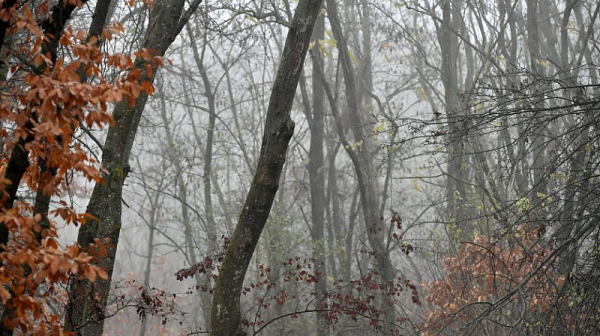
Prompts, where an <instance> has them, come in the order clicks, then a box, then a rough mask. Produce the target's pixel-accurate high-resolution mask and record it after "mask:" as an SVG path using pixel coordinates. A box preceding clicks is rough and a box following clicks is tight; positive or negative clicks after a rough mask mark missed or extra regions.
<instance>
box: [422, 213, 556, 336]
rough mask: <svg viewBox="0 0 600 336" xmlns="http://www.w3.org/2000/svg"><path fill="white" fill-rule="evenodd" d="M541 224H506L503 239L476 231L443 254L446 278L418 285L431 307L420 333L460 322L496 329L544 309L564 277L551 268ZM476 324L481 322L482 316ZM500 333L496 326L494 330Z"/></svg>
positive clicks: (454, 328)
mask: <svg viewBox="0 0 600 336" xmlns="http://www.w3.org/2000/svg"><path fill="white" fill-rule="evenodd" d="M543 230H545V229H544V228H536V229H527V228H526V225H525V224H522V225H519V226H518V227H515V228H512V229H510V230H509V231H508V232H507V233H506V234H505V235H504V237H503V238H502V239H494V238H490V237H487V236H485V235H478V236H476V237H475V239H474V241H473V242H472V243H463V244H462V245H461V248H460V250H459V252H458V255H457V256H456V257H447V258H446V259H445V260H444V265H443V269H444V271H445V272H446V276H445V278H443V279H441V280H436V281H432V282H428V283H423V284H421V286H422V287H423V290H424V291H425V292H426V293H427V296H426V300H427V302H428V303H429V304H430V306H429V307H430V309H429V310H428V311H427V313H426V322H425V323H424V324H423V326H422V327H423V332H422V335H424V336H427V335H437V334H438V333H439V332H440V331H441V330H446V331H449V332H452V331H453V332H458V331H459V330H460V329H461V328H464V327H475V328H487V329H486V330H488V331H489V330H495V329H494V328H502V326H509V325H514V324H515V323H516V322H517V321H519V319H520V318H521V317H522V314H519V313H518V312H521V311H526V312H527V313H528V314H541V313H545V312H547V311H548V310H550V309H551V308H552V305H553V304H555V303H556V302H557V299H558V296H559V289H560V288H561V285H562V284H563V283H564V277H562V276H560V275H557V274H556V272H554V269H553V264H554V259H553V258H547V257H549V256H550V257H551V256H552V254H551V253H552V248H551V247H550V246H549V245H548V243H547V240H546V239H544V238H543ZM482 320H483V322H481V323H479V321H482ZM497 332H500V331H497Z"/></svg>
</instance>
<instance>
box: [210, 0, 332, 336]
mask: <svg viewBox="0 0 600 336" xmlns="http://www.w3.org/2000/svg"><path fill="white" fill-rule="evenodd" d="M321 2H322V1H321V0H301V1H300V2H299V3H298V6H297V9H296V14H295V15H294V18H293V20H292V23H291V25H290V30H289V32H288V36H287V39H286V43H285V48H284V50H283V55H282V59H281V63H280V65H279V70H278V72H277V77H276V78H275V82H274V83H273V91H272V93H271V99H270V101H269V108H268V111H267V119H266V121H265V128H264V136H263V142H262V146H261V153H260V158H259V161H258V166H257V168H256V173H255V175H254V180H253V181H252V185H251V187H250V191H249V192H248V195H247V197H246V202H245V203H244V207H243V208H242V212H241V214H240V218H239V221H238V225H237V227H236V229H235V232H234V234H233V237H232V238H231V241H230V245H229V248H228V250H227V254H226V256H225V259H224V260H223V264H222V265H221V269H220V274H219V278H218V280H217V283H216V286H215V291H214V296H213V303H212V314H211V315H212V318H211V322H212V328H211V332H210V334H211V335H214V336H222V335H231V336H233V335H241V334H243V330H242V325H241V312H240V295H241V292H242V286H243V283H244V277H245V275H246V271H247V269H248V265H249V264H250V260H251V259H252V255H253V253H254V250H255V248H256V245H257V244H258V240H259V238H260V235H261V233H262V231H263V228H264V226H265V223H266V221H267V218H268V217H269V212H270V210H271V206H272V205H273V200H274V199H275V193H276V192H277V189H278V187H279V178H280V175H281V171H282V169H283V165H284V163H285V156H286V152H287V149H288V145H289V141H290V139H291V137H292V135H293V133H294V122H293V121H292V119H291V118H290V111H291V109H292V103H293V101H294V96H295V93H296V87H297V85H298V80H299V78H300V74H301V72H302V66H303V64H304V58H305V57H306V52H307V50H308V45H309V41H310V36H311V33H312V30H313V26H314V24H315V20H316V18H317V15H318V13H319V9H320V7H321Z"/></svg>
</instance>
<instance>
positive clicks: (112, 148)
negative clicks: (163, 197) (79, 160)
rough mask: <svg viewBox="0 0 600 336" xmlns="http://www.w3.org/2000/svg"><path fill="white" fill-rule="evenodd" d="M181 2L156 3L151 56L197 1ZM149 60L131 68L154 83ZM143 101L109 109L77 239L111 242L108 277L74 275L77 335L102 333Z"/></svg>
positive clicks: (161, 50) (71, 316)
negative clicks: (96, 179) (99, 172)
mask: <svg viewBox="0 0 600 336" xmlns="http://www.w3.org/2000/svg"><path fill="white" fill-rule="evenodd" d="M185 2H186V1H185V0H177V1H166V0H164V1H157V2H155V3H154V6H153V8H152V12H151V13H150V25H149V28H148V31H147V32H146V38H145V40H144V43H143V48H146V49H148V50H152V51H153V52H154V53H155V54H154V55H155V56H163V55H164V54H165V52H166V50H167V49H168V48H169V46H170V45H171V43H173V41H174V40H175V38H176V37H177V35H178V34H179V32H180V31H181V29H183V26H184V25H185V24H186V23H187V21H188V19H189V17H190V16H191V14H192V13H193V11H194V10H195V8H197V7H198V5H199V4H200V2H201V0H195V1H194V2H193V3H192V4H191V5H190V7H189V8H188V10H187V11H186V12H185V13H184V11H183V8H184V4H185ZM147 64H148V63H147V62H146V61H144V60H142V59H138V60H136V62H135V65H134V67H135V68H136V69H140V70H141V73H142V74H143V76H142V78H141V79H140V82H142V81H148V82H150V83H153V82H154V78H155V76H156V71H153V72H152V74H148V73H147V72H146V71H145V68H146V65H147ZM147 100H148V94H147V93H146V92H142V93H141V94H140V96H139V97H138V98H137V100H136V101H135V104H133V106H132V105H130V104H129V103H128V102H122V103H119V104H117V105H116V106H115V109H114V111H113V119H114V122H115V126H114V127H111V128H110V129H109V131H108V135H107V138H106V143H105V144H104V148H103V153H102V164H103V165H104V168H105V169H106V174H105V175H104V176H103V178H104V183H98V184H96V186H95V187H94V191H93V193H92V197H91V199H90V202H89V204H88V207H87V213H89V214H90V215H92V216H93V217H94V218H95V220H93V221H89V222H88V223H87V224H86V225H84V226H82V227H81V229H80V230H79V236H78V238H77V242H78V243H79V245H81V246H82V247H83V248H87V247H88V246H90V244H93V243H94V242H95V239H99V240H100V241H103V242H105V243H108V244H109V246H110V247H111V248H110V249H108V255H107V256H106V257H104V258H102V259H101V260H100V261H99V266H100V267H102V268H103V269H104V270H105V271H106V272H107V274H108V280H103V279H96V280H95V282H94V283H93V284H92V283H90V282H89V281H87V280H76V279H74V280H73V281H72V283H71V284H70V286H69V298H70V302H69V304H68V306H67V313H66V318H65V320H66V321H65V323H66V327H67V329H68V330H72V331H76V334H77V335H82V336H83V335H85V336H88V335H96V336H100V335H102V333H103V328H104V315H105V310H106V303H107V299H108V294H109V290H110V277H111V276H112V272H113V268H114V262H115V256H116V249H117V245H118V243H119V233H120V231H121V201H122V193H123V182H124V181H125V178H126V176H127V173H128V172H129V164H128V161H129V153H130V151H131V146H132V144H133V141H132V138H133V137H135V133H136V130H137V126H138V125H139V121H140V119H141V115H142V112H143V110H144V107H145V105H146V101H147Z"/></svg>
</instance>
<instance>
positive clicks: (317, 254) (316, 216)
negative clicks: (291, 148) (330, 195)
mask: <svg viewBox="0 0 600 336" xmlns="http://www.w3.org/2000/svg"><path fill="white" fill-rule="evenodd" d="M324 37H325V17H324V16H322V15H320V16H319V17H318V18H317V22H316V24H315V29H314V32H313V39H315V40H319V39H321V40H322V39H323V38H324ZM317 45H318V42H317ZM316 67H319V68H320V69H321V70H319V69H315V68H316ZM318 71H323V59H322V57H321V55H320V53H317V56H316V57H315V58H314V59H313V76H312V78H313V96H312V100H313V103H312V118H311V119H312V123H311V125H310V148H309V152H308V158H309V162H308V175H309V182H310V206H311V220H312V225H313V227H312V231H311V236H312V237H311V238H312V242H313V257H314V258H315V262H314V264H315V265H314V266H315V273H316V274H317V276H318V279H319V280H318V281H317V282H315V291H316V293H317V295H321V294H323V293H325V292H327V271H326V270H327V268H326V267H325V227H324V226H325V157H324V153H323V145H324V137H325V135H324V133H325V132H324V131H325V129H324V127H325V123H324V115H325V104H324V102H325V97H324V91H323V83H322V82H321V81H320V80H317V78H318V76H317V73H318ZM307 113H310V111H307ZM321 302H322V303H324V304H326V303H327V300H324V301H322V300H319V299H318V300H317V305H318V306H320V304H321ZM317 308H318V307H317ZM316 319H317V335H319V336H324V335H328V334H329V327H328V325H327V321H326V320H325V316H324V315H322V314H317V315H316Z"/></svg>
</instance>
